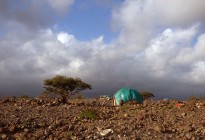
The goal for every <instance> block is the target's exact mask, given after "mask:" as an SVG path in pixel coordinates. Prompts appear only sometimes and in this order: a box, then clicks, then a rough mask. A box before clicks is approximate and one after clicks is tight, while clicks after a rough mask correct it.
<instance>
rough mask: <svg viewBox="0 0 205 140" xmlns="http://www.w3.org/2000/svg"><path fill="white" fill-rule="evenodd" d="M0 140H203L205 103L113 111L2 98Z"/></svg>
mask: <svg viewBox="0 0 205 140" xmlns="http://www.w3.org/2000/svg"><path fill="white" fill-rule="evenodd" d="M0 139H2V140H3V139H5V140H69V139H73V140H205V100H199V99H192V100H187V101H183V104H180V105H179V104H178V101H177V100H145V101H144V104H143V105H138V104H136V103H135V102H129V103H126V104H124V105H123V106H120V107H114V106H112V101H111V100H106V99H101V100H100V99H72V100H69V101H68V102H67V103H65V104H62V103H61V102H60V101H58V100H56V99H52V100H51V99H50V100H42V99H38V98H35V99H29V98H28V99H27V98H15V97H10V98H3V99H1V100H0Z"/></svg>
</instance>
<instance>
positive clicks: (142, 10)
mask: <svg viewBox="0 0 205 140" xmlns="http://www.w3.org/2000/svg"><path fill="white" fill-rule="evenodd" d="M44 2H49V4H51V6H52V7H53V8H54V9H55V10H57V11H58V12H65V11H67V8H66V7H69V6H70V5H72V4H73V2H74V1H72V0H70V1H69V0H68V1H65V0H62V1H51V0H45V1H44ZM0 3H1V2H0ZM2 4H3V3H2ZM44 4H45V3H44ZM46 4H48V3H46ZM4 5H7V4H5V3H4ZM35 6H37V7H38V5H35ZM35 6H34V7H35ZM190 7H192V8H190ZM39 8H40V9H41V8H42V7H39ZM173 9H174V10H173ZM204 9H205V8H204V2H203V1H202V0H198V1H195V2H194V1H193V0H190V1H185V0H168V1H166V2H165V1H162V0H144V1H142V0H125V1H124V2H123V4H122V5H121V6H120V7H118V8H116V9H114V10H113V15H112V18H113V23H112V24H113V26H115V27H116V29H119V31H120V33H119V36H118V37H117V38H116V39H114V40H113V41H112V42H111V43H109V44H106V43H105V42H104V36H105V35H102V36H99V37H98V38H95V39H93V40H88V41H79V40H78V38H77V37H76V36H75V35H73V34H70V33H68V32H66V31H55V32H54V31H53V29H52V26H51V25H50V24H48V25H47V26H40V28H37V29H36V30H30V29H29V28H28V26H26V25H27V24H28V25H32V24H31V23H30V22H26V21H27V20H28V19H27V20H26V21H25V22H20V20H19V18H17V17H18V16H17V17H15V16H14V17H15V18H12V19H13V21H10V20H9V21H10V22H8V23H10V24H8V25H5V26H6V27H7V28H6V29H7V31H6V32H5V34H3V35H2V36H0V71H1V73H0V78H1V82H0V88H1V89H4V91H7V90H8V89H6V87H7V86H5V85H9V84H8V83H11V85H12V86H15V87H18V88H14V90H13V89H12V88H9V90H8V91H14V92H16V91H20V90H21V89H24V88H25V87H24V86H25V84H26V83H29V82H30V81H32V82H31V83H30V84H27V86H28V89H29V88H31V87H32V85H34V84H36V83H40V82H41V81H42V80H43V79H44V78H47V77H50V76H52V75H56V74H63V75H67V76H73V77H79V78H82V79H83V80H85V81H86V82H88V83H90V84H92V85H93V88H94V90H95V91H101V92H106V91H110V92H111V93H113V92H114V91H115V90H117V89H119V88H121V87H123V86H128V87H132V88H136V89H138V90H150V91H153V92H154V93H155V94H157V95H161V96H163V94H165V93H166V96H172V93H173V92H174V93H177V94H178V93H179V94H178V96H179V95H180V94H181V96H183V95H185V94H187V95H188V94H191V93H192V91H193V90H194V91H195V90H196V91H197V92H199V93H202V92H203V90H204V88H203V83H204V79H205V75H204V71H205V55H204V51H205V41H204V40H205V33H204V16H202V15H204ZM1 11H3V10H1ZM35 11H36V10H34V12H31V13H33V14H34V15H36V16H37V17H38V14H36V13H35ZM41 11H42V10H41ZM3 12H4V13H7V10H6V9H4V11H3ZM17 12H18V10H17ZM36 12H37V11H36ZM37 13H38V12H37ZM7 14H8V13H7ZM33 14H31V15H33ZM4 15H5V14H4ZM8 15H9V14H8ZM0 16H1V14H0ZM37 17H36V19H42V18H37ZM2 18H5V16H4V17H3V16H1V17H0V19H2ZM43 21H44V20H39V21H38V22H37V23H36V25H41V24H43V23H44V22H43ZM0 22H2V20H0ZM11 23H12V24H11ZM24 23H26V24H24ZM56 24H57V23H56ZM95 24H96V23H95ZM11 27H12V28H11ZM29 27H32V26H29ZM46 27H47V28H46ZM17 81H21V82H17ZM16 83H17V84H16ZM40 84H41V83H40ZM40 84H37V87H38V88H39V87H41V86H43V85H40ZM8 87H9V86H8ZM198 87H200V88H199V89H203V90H199V89H198ZM26 91H28V92H29V90H26Z"/></svg>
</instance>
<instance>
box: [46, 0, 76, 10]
mask: <svg viewBox="0 0 205 140" xmlns="http://www.w3.org/2000/svg"><path fill="white" fill-rule="evenodd" d="M74 1H75V0H48V2H49V4H50V5H51V6H52V7H53V8H54V9H56V10H57V11H58V12H61V13H64V12H66V11H67V10H68V7H70V6H71V5H72V4H73V3H74Z"/></svg>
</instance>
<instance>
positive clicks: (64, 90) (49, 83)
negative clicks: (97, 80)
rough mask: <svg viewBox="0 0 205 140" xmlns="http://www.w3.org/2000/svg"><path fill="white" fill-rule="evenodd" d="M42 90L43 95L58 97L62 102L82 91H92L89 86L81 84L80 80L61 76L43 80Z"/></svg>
mask: <svg viewBox="0 0 205 140" xmlns="http://www.w3.org/2000/svg"><path fill="white" fill-rule="evenodd" d="M44 88H45V91H44V93H46V94H54V95H59V96H60V97H61V98H62V99H63V101H66V99H68V98H70V97H71V96H72V95H75V94H77V93H79V92H80V91H82V90H85V89H92V87H91V85H89V84H87V83H85V82H83V81H82V80H81V79H80V78H72V77H66V76H61V75H57V76H54V77H53V78H51V79H46V80H44Z"/></svg>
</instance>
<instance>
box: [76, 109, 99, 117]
mask: <svg viewBox="0 0 205 140" xmlns="http://www.w3.org/2000/svg"><path fill="white" fill-rule="evenodd" d="M79 116H80V118H81V119H91V120H93V119H97V118H98V115H97V112H96V111H95V110H91V109H87V110H84V111H82V112H80V115H79Z"/></svg>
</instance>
